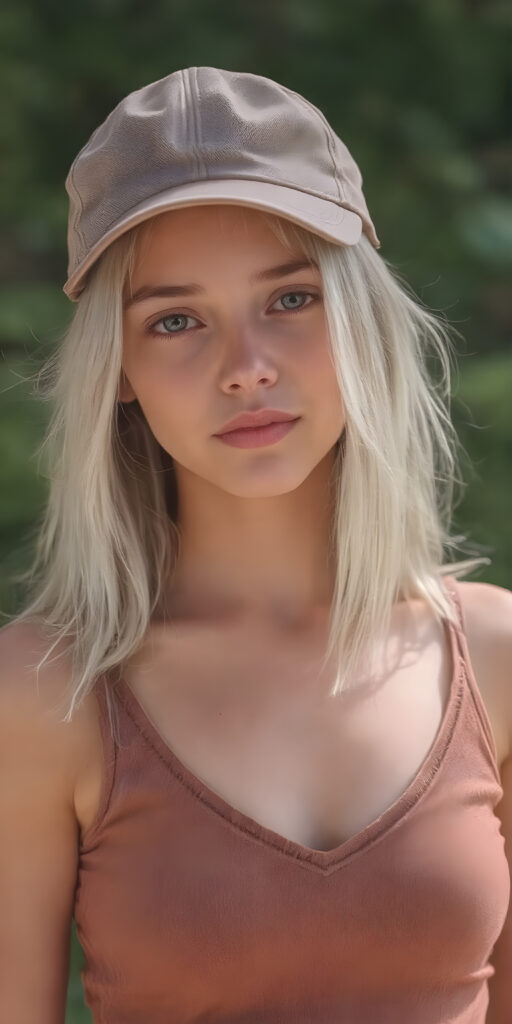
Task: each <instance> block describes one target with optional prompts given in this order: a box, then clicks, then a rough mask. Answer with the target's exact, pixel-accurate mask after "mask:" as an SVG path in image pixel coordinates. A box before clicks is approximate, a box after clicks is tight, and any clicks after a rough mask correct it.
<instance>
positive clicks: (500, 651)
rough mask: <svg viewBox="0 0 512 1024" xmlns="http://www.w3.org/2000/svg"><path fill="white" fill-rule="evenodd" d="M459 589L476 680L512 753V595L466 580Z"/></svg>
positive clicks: (488, 584)
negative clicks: (483, 691) (504, 733)
mask: <svg viewBox="0 0 512 1024" xmlns="http://www.w3.org/2000/svg"><path fill="white" fill-rule="evenodd" d="M456 588H457V592H458V595H459V598H460V603H461V606H462V615H463V619H464V632H465V639H466V644H467V648H468V653H469V657H470V660H471V664H472V667H473V672H474V675H475V678H476V680H478V684H479V686H480V687H481V689H484V690H485V693H486V694H487V696H488V700H489V702H490V703H491V704H492V705H493V707H495V708H496V711H497V715H498V716H499V718H501V721H502V722H503V723H504V727H505V729H506V731H507V735H508V750H509V751H510V752H512V591H510V590H507V589H506V588H505V587H499V586H496V585H495V584H493V583H476V582H469V581H462V580H459V581H456Z"/></svg>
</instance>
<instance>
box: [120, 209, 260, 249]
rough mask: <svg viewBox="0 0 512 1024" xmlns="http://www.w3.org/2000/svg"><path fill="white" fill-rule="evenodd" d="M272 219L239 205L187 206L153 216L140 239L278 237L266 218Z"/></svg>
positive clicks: (141, 233)
mask: <svg viewBox="0 0 512 1024" xmlns="http://www.w3.org/2000/svg"><path fill="white" fill-rule="evenodd" d="M271 217H272V215H271V214H268V213H265V212H264V211H262V210H256V209H254V208H252V207H249V206H241V205H235V204H232V205H231V204H227V203H211V204H210V203H208V204H196V205H194V206H183V207H179V208H178V209H175V210H166V211H165V212H164V213H160V214H157V215H156V216H154V217H151V218H150V219H149V220H148V221H146V222H145V223H144V224H143V225H142V226H141V231H140V238H141V241H147V240H149V239H150V238H152V239H155V240H159V239H160V238H162V237H168V236H169V235H174V236H183V235H184V234H186V235H187V237H190V235H192V234H193V235H194V236H197V237H200V236H201V235H206V236H207V235H210V234H212V233H216V234H217V236H218V237H223V236H227V237H229V236H230V235H235V234H239V233H248V232H250V233H252V234H254V235H260V236H269V237H270V238H274V237H275V236H274V234H273V232H272V231H271V230H270V227H269V225H268V223H267V219H266V218H271Z"/></svg>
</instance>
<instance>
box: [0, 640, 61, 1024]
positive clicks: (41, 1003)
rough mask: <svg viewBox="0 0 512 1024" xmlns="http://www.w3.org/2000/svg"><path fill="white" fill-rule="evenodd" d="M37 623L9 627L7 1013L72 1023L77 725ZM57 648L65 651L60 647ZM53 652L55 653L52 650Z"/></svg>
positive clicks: (5, 667)
mask: <svg viewBox="0 0 512 1024" xmlns="http://www.w3.org/2000/svg"><path fill="white" fill-rule="evenodd" d="M43 653H44V648H43V647H42V646H41V645H40V642H39V640H38V636H37V632H36V630H35V627H33V626H30V625H28V624H25V623H23V624H21V623H20V624H15V623H14V624H12V625H9V626H7V627H4V628H3V629H1V630H0V822H1V829H2V838H1V842H0V1020H2V1021H9V1024H34V1022H35V1021H37V1022H38V1024H63V1022H64V1020H65V1012H66V994H67V985H68V980H69V959H70V936H71V918H72V913H73V900H74V890H75V884H76V872H77V860H78V824H77V820H76V816H75V813H74V801H73V794H74V785H75V776H76V771H77V750H78V749H80V743H78V744H76V743H74V742H73V739H74V738H75V739H76V733H77V726H73V723H70V724H67V723H64V724H63V723H61V722H59V721H58V719H59V717H62V715H63V712H62V711H61V712H60V713H57V712H55V711H52V708H54V706H55V705H56V704H57V703H58V702H59V701H60V700H62V697H63V695H64V682H65V672H66V669H65V659H64V658H63V659H61V660H60V661H59V662H55V663H54V664H53V665H51V666H50V667H49V668H48V666H47V665H45V666H44V667H43V669H42V670H41V671H40V673H39V686H38V685H37V680H36V671H35V669H31V668H29V667H28V666H29V665H30V664H32V665H33V664H35V663H37V661H39V660H40V658H41V656H42V654H43ZM53 653H55V652H53ZM52 656H53V654H52Z"/></svg>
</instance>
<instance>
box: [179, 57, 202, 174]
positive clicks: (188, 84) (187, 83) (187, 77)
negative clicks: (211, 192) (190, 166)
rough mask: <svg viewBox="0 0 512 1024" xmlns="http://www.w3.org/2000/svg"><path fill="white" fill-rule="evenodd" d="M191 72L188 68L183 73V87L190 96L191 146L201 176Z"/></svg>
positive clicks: (197, 170)
mask: <svg viewBox="0 0 512 1024" xmlns="http://www.w3.org/2000/svg"><path fill="white" fill-rule="evenodd" d="M187 71H188V74H186V72H187ZM191 71H192V68H186V69H185V70H184V71H183V86H184V88H185V92H186V93H188V95H189V97H190V110H191V113H192V117H191V118H190V125H191V135H192V139H191V145H192V152H193V154H194V160H195V163H196V174H200V173H201V168H200V162H199V147H198V138H197V130H196V104H195V100H194V95H193V91H192V76H191ZM185 125H186V127H187V128H188V121H187V118H186V107H185Z"/></svg>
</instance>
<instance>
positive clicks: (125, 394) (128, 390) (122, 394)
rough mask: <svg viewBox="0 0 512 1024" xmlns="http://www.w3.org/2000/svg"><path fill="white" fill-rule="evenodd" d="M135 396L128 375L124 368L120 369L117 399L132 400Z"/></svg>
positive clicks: (120, 400) (121, 400) (122, 400)
mask: <svg viewBox="0 0 512 1024" xmlns="http://www.w3.org/2000/svg"><path fill="white" fill-rule="evenodd" d="M136 398H137V395H136V394H135V391H134V390H133V388H132V386H131V384H130V381H129V380H128V377H127V376H126V374H125V372H124V370H121V379H120V381H119V388H118V401H119V402H133V401H134V400H135V399H136Z"/></svg>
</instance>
